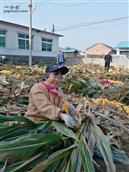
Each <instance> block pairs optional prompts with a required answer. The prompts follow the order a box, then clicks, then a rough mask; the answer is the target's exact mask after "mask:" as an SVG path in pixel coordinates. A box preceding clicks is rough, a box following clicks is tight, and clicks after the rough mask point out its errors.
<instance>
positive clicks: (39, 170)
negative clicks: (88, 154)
mask: <svg viewBox="0 0 129 172" xmlns="http://www.w3.org/2000/svg"><path fill="white" fill-rule="evenodd" d="M76 146H77V145H72V146H70V147H68V148H66V149H62V150H59V151H57V152H54V153H53V154H52V155H50V156H49V157H48V159H47V160H45V161H42V162H41V163H40V164H38V165H37V166H36V167H34V168H33V169H32V170H30V171H28V172H43V171H45V170H46V169H47V168H49V166H51V165H52V164H53V163H58V162H59V161H60V160H61V159H63V158H65V157H66V156H68V155H69V154H71V151H72V150H73V149H74V148H75V147H76Z"/></svg>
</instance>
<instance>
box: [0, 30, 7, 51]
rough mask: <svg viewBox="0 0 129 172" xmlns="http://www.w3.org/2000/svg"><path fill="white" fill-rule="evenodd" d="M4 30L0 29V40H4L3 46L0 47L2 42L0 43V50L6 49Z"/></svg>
mask: <svg viewBox="0 0 129 172" xmlns="http://www.w3.org/2000/svg"><path fill="white" fill-rule="evenodd" d="M1 32H3V33H1ZM6 32H7V31H6V30H4V29H0V38H3V39H4V41H3V42H4V44H3V46H1V45H2V41H1V42H0V48H5V47H6Z"/></svg>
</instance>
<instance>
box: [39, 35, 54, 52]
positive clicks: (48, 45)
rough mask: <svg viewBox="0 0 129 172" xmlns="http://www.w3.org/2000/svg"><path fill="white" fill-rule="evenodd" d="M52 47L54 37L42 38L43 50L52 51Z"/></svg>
mask: <svg viewBox="0 0 129 172" xmlns="http://www.w3.org/2000/svg"><path fill="white" fill-rule="evenodd" d="M52 47H53V39H51V38H45V37H42V38H41V50H42V51H47V52H52Z"/></svg>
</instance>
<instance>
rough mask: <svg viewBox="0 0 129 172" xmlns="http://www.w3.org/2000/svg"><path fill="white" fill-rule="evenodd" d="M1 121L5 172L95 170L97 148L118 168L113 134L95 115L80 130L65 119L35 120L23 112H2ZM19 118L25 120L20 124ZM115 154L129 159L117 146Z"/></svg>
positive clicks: (1, 160) (1, 161) (108, 164)
mask: <svg viewBox="0 0 129 172" xmlns="http://www.w3.org/2000/svg"><path fill="white" fill-rule="evenodd" d="M14 121H17V123H14ZM0 122H1V129H0V135H1V137H0V154H1V156H0V168H1V171H3V172H25V171H28V172H37V171H38V172H57V171H61V172H70V171H71V172H73V171H74V172H91V171H92V172H95V168H98V165H97V163H96V162H95V161H94V159H93V158H94V155H95V152H97V154H98V155H99V156H100V157H103V159H104V162H105V164H106V167H107V171H108V172H115V171H116V168H115V165H114V162H113V156H112V150H111V147H110V144H109V138H108V137H107V136H106V135H104V134H103V132H102V130H101V129H100V128H99V127H98V126H97V125H96V124H95V123H94V122H93V121H92V120H91V119H87V120H86V122H84V123H83V124H82V126H81V128H80V129H79V130H78V131H73V130H71V129H69V128H67V127H66V126H65V125H64V124H63V123H61V122H55V121H53V122H52V121H41V122H39V123H34V122H32V121H31V120H29V119H27V118H25V117H20V116H3V115H0ZM10 122H13V124H10ZM19 122H20V123H21V122H22V123H23V122H24V124H20V125H18V123H19ZM8 123H9V124H10V125H8ZM115 157H116V158H115V159H117V160H118V159H119V160H120V161H122V162H126V163H129V161H128V160H127V159H126V157H123V156H122V155H120V154H117V151H116V150H115ZM119 157H120V158H119ZM121 157H122V158H121Z"/></svg>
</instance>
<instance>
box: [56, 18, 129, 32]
mask: <svg viewBox="0 0 129 172" xmlns="http://www.w3.org/2000/svg"><path fill="white" fill-rule="evenodd" d="M128 18H129V16H127V17H119V18H113V19H106V20H102V21H97V22H89V23H88V22H87V23H80V24H76V25H71V26H67V27H63V28H60V29H56V31H64V30H70V29H76V28H79V27H87V26H91V25H98V24H103V23H109V22H115V21H120V20H124V19H128Z"/></svg>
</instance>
